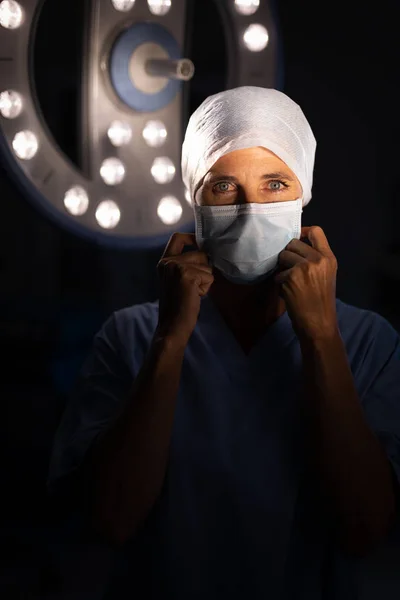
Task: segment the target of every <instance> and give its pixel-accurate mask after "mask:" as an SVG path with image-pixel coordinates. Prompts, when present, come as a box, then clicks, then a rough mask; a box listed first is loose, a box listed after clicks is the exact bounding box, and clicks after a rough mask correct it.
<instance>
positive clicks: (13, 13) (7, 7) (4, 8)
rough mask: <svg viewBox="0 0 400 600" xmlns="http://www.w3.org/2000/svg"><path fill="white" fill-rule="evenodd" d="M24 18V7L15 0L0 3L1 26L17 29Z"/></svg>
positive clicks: (5, 0)
mask: <svg viewBox="0 0 400 600" xmlns="http://www.w3.org/2000/svg"><path fill="white" fill-rule="evenodd" d="M23 18H24V13H23V11H22V7H21V6H20V4H18V2H15V1H14V0H3V2H0V25H2V27H5V28H6V29H17V28H18V27H19V26H20V25H21V23H22V19H23Z"/></svg>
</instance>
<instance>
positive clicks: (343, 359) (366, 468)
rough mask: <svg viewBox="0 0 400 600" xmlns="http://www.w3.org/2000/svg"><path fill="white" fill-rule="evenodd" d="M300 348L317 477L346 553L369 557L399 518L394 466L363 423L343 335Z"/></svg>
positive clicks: (364, 420) (305, 344) (306, 343)
mask: <svg viewBox="0 0 400 600" xmlns="http://www.w3.org/2000/svg"><path fill="white" fill-rule="evenodd" d="M301 347H302V356H303V375H304V386H305V388H304V391H305V397H304V402H305V408H306V411H307V414H308V418H309V424H310V434H311V456H312V457H314V459H315V467H316V469H317V477H319V479H320V482H321V485H322V491H323V492H324V495H325V497H326V499H327V501H328V503H329V505H330V507H331V509H332V511H333V514H334V515H335V516H336V518H337V520H338V523H337V531H338V533H339V537H340V542H341V544H342V547H343V549H345V550H347V551H350V552H354V553H364V552H365V551H367V550H368V549H369V547H370V545H371V544H374V543H376V542H378V541H379V540H380V539H382V538H383V537H384V536H385V534H386V533H387V531H388V529H389V528H390V524H391V522H392V519H393V517H394V514H395V500H394V490H393V487H392V485H393V484H392V478H391V471H390V465H389V461H388V459H387V457H386V455H385V452H384V450H383V447H382V446H381V444H380V442H379V440H378V438H377V437H376V436H375V434H374V433H373V432H372V430H371V429H370V428H369V426H368V424H367V422H366V419H365V417H364V413H363V410H362V407H361V403H360V400H359V398H358V394H357V390H356V388H355V385H354V381H353V376H352V373H351V369H350V367H349V364H348V360H347V355H346V349H345V346H344V344H343V341H342V339H341V337H340V334H339V332H337V334H336V335H334V336H333V337H332V336H331V337H330V338H328V339H325V340H322V341H321V340H319V341H318V342H312V341H305V342H301Z"/></svg>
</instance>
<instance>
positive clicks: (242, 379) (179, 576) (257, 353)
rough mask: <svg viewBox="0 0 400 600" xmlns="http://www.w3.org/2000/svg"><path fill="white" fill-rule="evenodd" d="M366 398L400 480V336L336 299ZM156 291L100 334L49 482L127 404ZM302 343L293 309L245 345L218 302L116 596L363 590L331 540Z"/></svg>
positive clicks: (194, 342)
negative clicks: (310, 444)
mask: <svg viewBox="0 0 400 600" xmlns="http://www.w3.org/2000/svg"><path fill="white" fill-rule="evenodd" d="M336 307H337V317H338V323H339V329H340V333H341V336H342V339H343V341H344V343H345V346H346V350H347V355H348V360H349V364H350V366H351V370H352V373H353V376H354V380H355V384H356V388H357V390H358V395H359V398H360V402H361V403H362V406H363V409H364V412H365V416H366V419H367V421H368V424H369V426H370V427H371V428H372V430H373V431H374V432H375V433H376V434H377V435H378V436H379V438H380V440H381V442H382V444H383V445H384V448H385V450H386V454H387V456H388V459H389V460H390V462H391V464H392V467H393V471H394V473H395V476H396V477H397V479H398V480H400V337H399V335H398V333H397V332H396V331H395V330H394V328H393V327H392V326H391V325H390V324H389V323H388V321H387V320H385V319H384V318H383V317H382V316H380V315H379V314H377V313H374V312H372V311H368V310H363V309H359V308H356V307H354V306H351V305H349V304H346V303H344V302H342V301H340V300H339V299H337V300H336ZM157 321H158V302H154V303H145V304H141V305H137V306H132V307H130V308H126V309H123V310H120V311H118V312H115V313H114V314H113V315H112V316H111V318H110V319H109V320H108V321H107V322H106V323H105V325H104V326H103V328H102V330H101V331H100V332H99V333H98V334H97V336H96V337H95V340H94V345H93V350H92V352H91V355H90V356H89V358H88V360H87V361H86V364H85V365H84V368H83V370H82V373H81V377H80V381H79V384H78V386H77V390H76V393H75V394H74V395H73V397H72V399H71V401H70V402H69V404H68V405H67V408H66V410H65V413H64V416H63V419H62V421H61V424H60V426H59V429H58V431H57V433H56V437H55V443H54V448H53V454H52V458H51V463H50V472H49V479H48V486H49V489H50V490H52V491H57V489H58V490H62V485H63V482H65V481H68V480H69V479H70V478H71V475H73V473H74V471H75V470H76V469H77V468H78V467H79V465H80V464H81V462H82V460H83V458H84V456H85V453H86V452H87V450H88V448H89V446H90V444H91V443H92V442H93V440H94V438H95V437H96V436H97V435H98V434H99V433H100V432H101V431H103V430H104V429H105V428H107V427H108V426H109V425H110V423H111V422H112V420H113V418H115V417H116V415H117V414H118V413H119V411H120V410H121V407H122V404H121V403H123V402H126V401H127V397H128V393H129V390H130V389H131V387H132V380H133V378H134V377H136V375H137V374H138V372H139V370H140V368H141V365H142V364H143V361H144V359H145V357H146V355H147V352H148V350H149V347H150V344H151V341H152V337H153V334H154V331H155V329H156V326H157ZM301 364H302V360H301V351H300V346H299V342H298V339H297V337H296V334H295V333H294V331H293V328H292V325H291V321H290V318H289V316H288V313H287V312H285V313H284V314H283V315H282V316H281V317H280V318H279V319H278V320H277V321H275V322H274V323H273V324H272V325H271V326H270V327H269V328H268V329H267V330H266V332H265V334H264V335H263V337H262V338H261V339H260V340H259V342H258V343H257V344H256V345H255V346H254V347H253V348H252V350H251V351H250V353H249V354H248V355H246V354H245V353H244V352H243V350H242V349H241V346H240V345H239V344H238V342H237V341H236V338H235V337H234V335H233V333H232V332H231V330H230V329H229V327H228V326H227V325H226V323H225V321H224V319H223V318H222V316H221V314H220V312H219V311H218V309H217V308H216V306H215V305H214V303H213V301H212V299H211V298H210V297H209V296H206V297H205V298H204V299H203V300H202V304H201V310H200V315H199V319H198V322H197V325H196V328H195V330H194V332H193V334H192V336H191V338H190V340H189V343H188V345H187V347H186V350H185V356H184V362H183V367H182V373H181V380H180V386H179V392H178V398H177V404H176V411H175V417H174V424H173V430H172V437H171V444H170V449H169V459H168V467H167V472H166V477H165V480H164V484H163V488H162V491H161V494H160V496H159V498H158V499H157V502H156V504H155V505H154V507H153V509H152V511H151V513H150V515H149V516H148V518H147V519H146V521H145V522H144V524H143V526H142V527H141V528H140V530H139V531H138V532H137V533H136V534H135V535H134V536H133V537H132V538H131V539H130V540H128V541H127V542H126V543H125V544H124V545H123V546H122V547H120V548H118V549H116V550H115V567H114V570H113V576H112V578H111V581H110V584H109V590H108V593H107V594H106V597H107V599H110V600H111V599H112V600H120V599H121V600H122V599H124V600H125V599H128V598H129V599H134V598H146V600H153V599H157V600H158V599H161V598H164V599H168V600H169V599H171V600H200V598H201V599H202V600H204V599H205V598H206V599H207V600H214V599H215V600H217V599H218V600H223V599H225V598H226V599H228V598H229V600H235V599H240V600H243V599H246V600H247V599H249V600H259V599H260V600H261V599H268V600H278V599H279V600H295V599H296V600H298V599H302V598H306V599H307V600H322V599H323V600H326V599H331V598H335V599H336V598H338V599H339V598H340V600H346V599H347V598H353V597H354V596H353V593H354V589H353V586H354V580H353V579H354V568H353V567H354V564H353V563H352V561H353V560H354V559H351V558H346V557H345V556H343V555H341V553H340V550H339V549H338V548H336V547H335V542H334V536H333V535H332V523H331V520H330V519H329V517H328V516H327V515H325V514H324V511H323V504H322V502H320V501H319V498H318V491H317V486H316V485H315V481H314V479H313V477H312V475H311V473H310V471H309V469H308V467H307V465H308V461H307V451H306V448H307V445H306V438H307V423H305V422H304V421H303V419H304V418H305V417H304V415H303V413H302V411H301V397H300V394H301V392H300V389H301Z"/></svg>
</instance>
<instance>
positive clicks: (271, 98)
mask: <svg viewBox="0 0 400 600" xmlns="http://www.w3.org/2000/svg"><path fill="white" fill-rule="evenodd" d="M255 146H262V147H264V148H267V149H268V150H270V151H271V152H273V153H274V154H276V156H278V157H279V158H280V159H281V160H283V162H285V163H286V164H287V166H288V167H289V168H290V169H291V170H292V171H293V172H294V174H295V175H296V176H297V178H298V180H299V181H300V183H301V186H302V188H303V206H306V205H307V204H308V203H309V201H310V200H311V188H312V181H313V169H314V158H315V148H316V141H315V137H314V135H313V132H312V130H311V127H310V125H309V123H308V121H307V119H306V118H305V116H304V114H303V111H302V110H301V108H300V106H299V105H298V104H296V103H295V102H293V100H291V99H290V98H289V97H288V96H286V95H285V94H283V93H282V92H278V91H277V90H274V89H267V88H260V87H254V86H243V87H239V88H234V89H232V90H226V91H224V92H221V93H219V94H215V95H214V96H209V97H208V98H207V99H206V100H205V101H204V102H203V104H201V105H200V106H199V108H198V109H197V110H196V111H195V112H194V113H193V115H192V116H191V118H190V120H189V123H188V126H187V129H186V135H185V140H184V142H183V146H182V178H183V182H184V184H185V186H186V188H187V189H188V190H189V193H190V198H191V199H192V201H194V196H195V193H196V191H197V189H198V187H199V184H200V183H201V182H202V180H203V178H204V176H205V175H206V174H207V173H208V171H209V170H210V169H211V167H212V166H213V165H214V164H215V163H216V162H217V160H218V159H219V158H221V156H224V155H225V154H228V153H229V152H233V151H234V150H241V149H243V148H253V147H255Z"/></svg>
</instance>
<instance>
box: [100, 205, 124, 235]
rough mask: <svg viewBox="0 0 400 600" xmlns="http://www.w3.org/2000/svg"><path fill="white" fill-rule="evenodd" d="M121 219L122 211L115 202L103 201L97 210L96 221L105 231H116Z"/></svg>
mask: <svg viewBox="0 0 400 600" xmlns="http://www.w3.org/2000/svg"><path fill="white" fill-rule="evenodd" d="M120 219H121V211H120V210H119V208H118V206H117V204H116V203H115V202H114V201H113V200H103V201H102V202H100V204H99V206H98V207H97V209H96V220H97V222H98V224H99V225H100V227H103V228H104V229H114V227H116V226H117V225H118V223H119V222H120Z"/></svg>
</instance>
